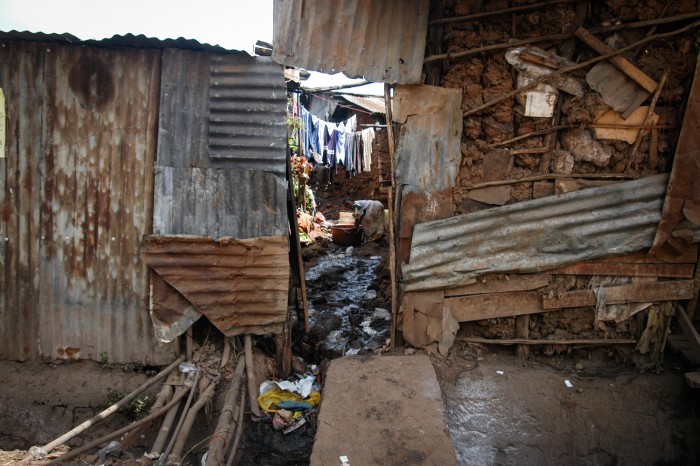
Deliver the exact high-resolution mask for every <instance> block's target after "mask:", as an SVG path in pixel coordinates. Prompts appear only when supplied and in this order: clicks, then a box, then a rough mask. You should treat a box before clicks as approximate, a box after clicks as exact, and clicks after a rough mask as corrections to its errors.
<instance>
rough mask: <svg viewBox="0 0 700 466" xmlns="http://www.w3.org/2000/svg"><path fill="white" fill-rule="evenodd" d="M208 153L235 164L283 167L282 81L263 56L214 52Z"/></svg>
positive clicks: (242, 167)
mask: <svg viewBox="0 0 700 466" xmlns="http://www.w3.org/2000/svg"><path fill="white" fill-rule="evenodd" d="M210 72H211V77H210V89H209V96H210V101H209V157H210V158H212V159H216V160H226V161H227V162H229V163H230V165H228V166H230V167H231V168H238V169H240V170H261V171H270V172H274V173H277V174H280V175H284V174H285V173H286V157H287V120H286V116H287V85H286V83H285V81H284V74H283V71H282V67H281V66H280V65H278V64H277V63H275V62H273V61H272V60H271V59H270V58H268V57H256V58H254V59H251V58H246V57H238V56H224V55H218V56H217V55H214V56H212V59H211V64H210Z"/></svg>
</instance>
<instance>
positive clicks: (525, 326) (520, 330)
mask: <svg viewBox="0 0 700 466" xmlns="http://www.w3.org/2000/svg"><path fill="white" fill-rule="evenodd" d="M529 335H530V316H529V315H528V314H525V315H522V316H517V317H516V318H515V336H516V337H517V339H520V340H527V337H528V336H529ZM529 353H530V349H529V348H528V346H527V345H523V344H519V345H518V346H516V347H515V355H516V356H517V357H518V359H527V356H528V354H529Z"/></svg>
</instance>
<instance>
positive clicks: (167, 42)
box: [0, 31, 248, 56]
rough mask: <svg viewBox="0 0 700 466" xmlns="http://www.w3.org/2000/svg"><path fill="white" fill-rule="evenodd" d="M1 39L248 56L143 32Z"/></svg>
mask: <svg viewBox="0 0 700 466" xmlns="http://www.w3.org/2000/svg"><path fill="white" fill-rule="evenodd" d="M0 40H21V41H28V42H29V41H31V42H54V43H59V44H70V45H87V46H91V47H133V48H145V49H168V48H178V49H183V50H192V51H199V52H211V53H220V54H221V53H232V54H240V55H245V56H248V53H246V52H243V51H240V50H229V49H226V48H224V47H221V46H219V45H210V44H206V43H201V42H198V41H196V40H194V39H185V38H183V37H179V38H177V39H157V38H155V37H146V36H144V35H143V34H139V35H134V34H123V35H119V34H117V35H114V36H112V37H110V38H107V39H86V40H84V39H80V38H79V37H76V36H74V35H72V34H68V33H67V32H66V33H63V34H56V33H45V32H30V31H0Z"/></svg>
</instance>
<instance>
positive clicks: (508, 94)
mask: <svg viewBox="0 0 700 466" xmlns="http://www.w3.org/2000/svg"><path fill="white" fill-rule="evenodd" d="M698 26H700V21H696V22H694V23H692V24H689V25H687V26H685V27H682V28H680V29H676V30H675V31H671V32H667V33H663V34H655V35H653V36H649V37H645V38H644V39H641V40H638V41H637V42H633V43H632V44H630V45H628V46H626V47H622V48H620V49H617V50H614V51H612V52H609V53H606V54H603V55H599V56H597V57H594V58H591V59H590V60H587V61H584V62H581V63H577V64H575V65H571V66H567V67H566V68H562V69H560V70H558V71H554V72H553V73H550V74H548V75H545V76H542V77H541V78H537V79H534V80H533V81H532V82H530V84H528V85H527V86H523V87H521V88H518V89H515V90H513V91H510V92H506V93H505V94H502V95H500V96H498V97H496V98H494V99H492V100H490V101H488V102H486V103H484V104H483V105H479V106H477V107H474V108H472V109H471V110H467V111H465V112H464V113H462V116H464V117H467V116H470V115H473V114H475V113H478V112H480V111H482V110H484V109H486V108H489V107H492V106H494V105H496V104H498V103H500V102H503V101H504V100H506V99H509V98H511V97H513V96H515V95H516V94H519V93H521V92H525V91H529V90H530V89H534V88H535V87H537V85H539V84H542V83H543V82H546V81H548V80H550V79H551V78H553V77H556V76H560V75H562V74H566V73H569V72H571V71H575V70H579V69H582V68H585V67H587V66H589V65H592V64H594V63H598V62H599V61H602V60H606V59H608V58H610V57H613V56H616V55H619V54H621V53H624V52H627V51H628V50H632V49H633V48H636V47H637V46H639V45H642V44H646V43H648V42H652V41H655V40H659V39H665V38H667V37H672V36H675V35H678V34H682V33H684V32H688V31H690V30H692V29H695V28H696V27H698Z"/></svg>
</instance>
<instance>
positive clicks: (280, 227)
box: [153, 49, 289, 239]
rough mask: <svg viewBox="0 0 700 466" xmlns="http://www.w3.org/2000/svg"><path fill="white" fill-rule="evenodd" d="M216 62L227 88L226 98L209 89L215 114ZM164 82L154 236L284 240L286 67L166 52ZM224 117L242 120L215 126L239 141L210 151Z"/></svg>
mask: <svg viewBox="0 0 700 466" xmlns="http://www.w3.org/2000/svg"><path fill="white" fill-rule="evenodd" d="M212 62H213V63H214V65H213V66H212V67H211V70H212V75H211V76H218V75H217V73H219V72H222V73H223V71H221V70H224V71H225V76H226V77H227V78H226V83H228V85H227V86H225V89H226V92H225V95H224V94H221V95H219V94H217V93H216V92H214V91H211V93H212V102H211V104H212V105H213V106H214V107H216V108H217V109H218V112H219V113H214V114H213V115H214V116H210V100H209V99H210V64H211V63H212ZM217 70H219V71H217ZM217 79H218V78H217ZM162 80H163V82H162V85H161V102H162V105H161V111H160V122H159V131H158V133H159V140H158V157H157V163H156V164H157V168H156V179H155V200H154V215H153V232H154V234H157V235H199V236H208V237H213V238H217V237H220V236H232V237H234V238H238V239H244V238H256V237H258V236H276V235H286V234H287V233H288V229H289V227H288V220H287V210H286V209H287V194H286V189H287V182H286V179H285V172H286V165H285V164H286V159H285V157H286V150H287V149H286V127H285V126H284V125H285V124H286V121H285V115H286V103H287V100H286V87H285V83H284V77H283V74H282V69H281V67H280V65H277V64H274V63H272V62H271V61H270V60H269V59H260V58H250V57H247V56H232V55H228V56H216V55H209V54H201V53H196V52H188V51H184V50H175V49H168V50H166V51H165V52H164V54H163V78H162ZM212 80H214V78H212ZM234 83H235V86H234ZM260 83H264V85H261V84H260ZM214 94H217V95H214ZM227 105H230V106H229V107H227ZM227 108H228V109H229V110H230V111H227V110H226V109H227ZM222 114H226V115H229V116H231V115H236V116H237V118H239V120H238V121H240V122H241V124H240V125H237V124H235V123H234V122H233V121H232V120H227V122H226V124H223V123H216V124H220V125H221V126H220V127H219V131H223V132H224V133H227V134H226V135H225V137H226V138H227V139H229V140H230V141H234V143H233V145H232V146H230V147H229V149H231V148H233V147H234V146H235V148H236V150H235V151H233V150H229V151H228V152H226V153H224V152H216V153H211V152H210V147H209V146H210V144H211V142H210V139H209V138H210V135H211V133H212V131H211V125H212V121H213V120H217V118H218V117H217V116H216V115H222ZM245 115H248V116H249V117H250V121H248V122H246V118H247V117H245ZM281 129H283V130H284V135H283V136H282V137H281V133H280V130H281ZM229 131H230V132H233V136H229V135H228V134H230V133H229ZM282 142H283V144H282ZM261 145H267V146H268V147H267V148H265V149H261ZM212 155H214V156H213V157H212ZM263 170H264V171H263Z"/></svg>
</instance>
